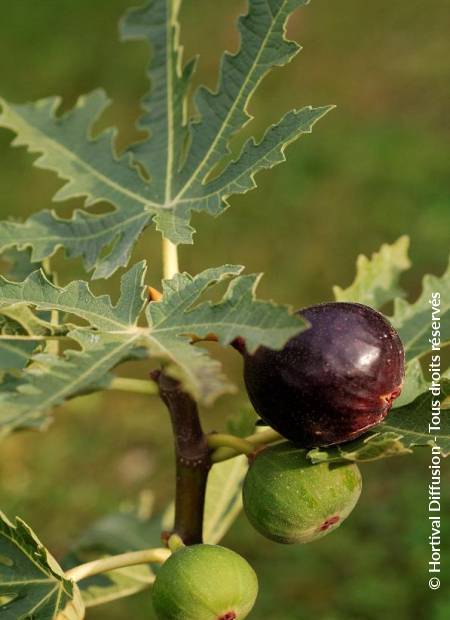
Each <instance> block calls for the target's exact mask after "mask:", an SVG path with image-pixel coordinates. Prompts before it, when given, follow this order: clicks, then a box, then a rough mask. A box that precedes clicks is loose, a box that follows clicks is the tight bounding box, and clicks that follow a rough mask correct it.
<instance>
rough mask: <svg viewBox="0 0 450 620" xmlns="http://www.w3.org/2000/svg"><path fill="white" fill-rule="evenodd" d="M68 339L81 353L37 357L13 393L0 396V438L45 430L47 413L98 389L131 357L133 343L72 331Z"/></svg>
mask: <svg viewBox="0 0 450 620" xmlns="http://www.w3.org/2000/svg"><path fill="white" fill-rule="evenodd" d="M70 337H71V338H72V339H73V340H75V341H76V342H77V343H78V344H79V345H80V347H81V351H75V350H68V351H66V352H65V353H64V355H63V356H62V357H58V356H56V355H51V354H44V353H39V354H37V355H35V356H34V357H33V358H32V364H31V365H30V366H28V367H27V368H26V369H25V370H24V372H23V374H22V377H21V378H20V380H19V381H18V382H17V383H16V384H15V385H14V388H15V389H14V390H13V391H5V390H4V391H2V392H0V438H2V437H4V436H6V435H7V434H9V433H11V432H12V431H15V430H21V429H25V428H28V429H33V428H34V429H35V428H38V429H42V428H45V427H46V426H48V423H49V421H50V420H49V417H48V414H49V411H50V410H51V408H52V407H55V406H56V405H60V404H62V403H63V402H64V401H65V400H68V399H69V398H73V397H74V396H79V395H81V394H85V393H88V392H89V391H90V390H91V389H94V388H95V389H99V388H100V387H101V386H102V382H103V381H107V379H108V372H109V371H110V370H111V369H112V368H114V366H116V365H117V364H119V363H120V362H122V361H123V360H124V359H127V358H129V357H130V356H132V354H133V348H134V347H135V340H136V337H135V338H134V340H133V339H132V338H121V337H118V336H117V337H114V336H108V335H102V336H100V335H97V334H94V333H89V332H83V331H81V330H76V331H73V332H70Z"/></svg>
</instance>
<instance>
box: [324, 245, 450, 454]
mask: <svg viewBox="0 0 450 620" xmlns="http://www.w3.org/2000/svg"><path fill="white" fill-rule="evenodd" d="M408 246H409V239H408V237H406V236H403V237H400V238H399V239H398V240H397V241H396V242H394V243H393V244H391V245H389V244H384V245H382V246H381V248H380V250H379V251H378V252H375V253H374V254H373V255H372V258H371V259H370V260H369V259H368V258H366V257H365V256H362V255H361V256H359V257H358V260H357V263H356V276H355V279H354V281H353V283H352V284H351V286H350V287H348V288H347V289H342V288H340V287H339V286H335V287H334V288H333V290H334V294H335V297H336V300H337V301H349V302H357V303H364V304H367V305H369V306H371V307H373V308H379V307H380V306H383V305H384V304H386V303H388V302H390V301H394V313H393V316H391V317H388V319H389V320H390V321H391V323H392V324H393V326H394V327H395V328H396V329H397V331H398V333H399V335H400V338H401V340H402V343H403V346H404V349H405V358H406V376H405V381H404V384H403V390H402V394H401V396H400V398H398V399H397V400H395V401H394V408H399V407H402V406H404V405H407V404H409V403H410V402H412V401H413V400H415V399H416V398H417V397H418V396H419V395H420V394H423V393H424V392H426V391H427V389H428V383H427V381H426V379H425V377H424V374H423V371H422V368H421V363H420V360H421V359H422V358H423V357H424V356H426V355H427V354H429V353H430V352H431V350H432V343H431V342H430V338H431V336H432V319H433V315H432V306H431V304H430V299H431V295H432V293H439V295H440V306H439V311H438V312H435V317H436V318H439V323H440V325H439V327H440V334H441V342H440V346H441V349H443V348H444V347H445V346H447V345H448V344H449V342H450V339H449V334H450V267H449V268H448V269H447V270H446V272H445V273H444V274H443V275H442V276H441V277H437V276H433V275H426V276H425V277H424V279H423V285H422V292H421V294H420V295H419V298H418V299H417V300H416V301H415V302H414V303H408V302H407V301H405V300H404V299H402V297H403V291H402V289H401V288H400V287H399V278H400V275H401V273H402V272H403V271H405V270H406V269H408V268H409V267H410V262H409V259H408ZM444 363H445V358H443V359H442V364H443V365H444ZM442 370H445V367H443V368H442ZM371 448H373V444H372V445H371Z"/></svg>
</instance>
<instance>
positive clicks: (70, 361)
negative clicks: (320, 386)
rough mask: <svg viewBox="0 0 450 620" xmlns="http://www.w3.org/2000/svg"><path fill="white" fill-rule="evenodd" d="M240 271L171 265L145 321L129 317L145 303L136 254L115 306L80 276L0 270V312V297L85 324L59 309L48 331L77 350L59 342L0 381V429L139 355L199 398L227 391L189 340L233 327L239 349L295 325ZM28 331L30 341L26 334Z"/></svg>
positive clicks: (217, 369)
mask: <svg viewBox="0 0 450 620" xmlns="http://www.w3.org/2000/svg"><path fill="white" fill-rule="evenodd" d="M241 271H242V267H239V266H233V265H231V266H230V265H225V266H223V267H218V268H213V269H208V270H206V271H204V272H202V273H200V274H198V275H197V276H195V277H192V276H189V275H188V274H178V275H176V276H175V277H174V278H173V279H172V280H167V281H165V282H164V283H163V292H164V294H163V299H162V301H160V302H153V303H150V304H148V305H147V310H146V313H145V316H146V319H147V323H148V324H147V326H146V327H140V326H138V324H137V322H138V319H139V316H140V314H141V311H142V309H143V307H144V305H145V299H144V297H145V287H144V286H143V278H144V274H145V263H144V262H141V263H137V264H136V265H135V266H134V267H133V268H132V269H130V270H129V271H128V272H127V273H125V274H124V275H123V276H122V280H121V294H120V297H119V300H118V302H117V304H116V305H115V306H114V305H113V304H112V303H111V299H110V298H109V297H108V296H107V295H102V296H99V297H96V296H95V295H94V294H93V293H92V292H91V291H90V289H89V286H88V285H87V283H86V282H83V281H76V282H72V283H71V284H69V285H68V286H66V287H64V288H60V287H57V286H55V285H53V284H52V283H51V282H50V281H49V280H48V279H47V278H46V276H45V275H44V273H43V272H42V271H37V272H33V273H32V274H31V275H30V276H28V278H27V279H26V280H25V281H24V282H10V281H8V280H6V279H4V278H3V279H0V314H1V310H2V306H3V308H7V309H8V312H10V313H11V316H15V314H14V312H16V313H17V316H18V317H20V316H22V314H23V312H24V310H26V311H27V312H28V313H29V312H31V310H30V309H31V308H33V309H37V310H38V311H42V310H58V311H60V312H61V314H62V313H64V316H66V315H69V318H70V316H71V315H74V316H76V317H79V318H81V319H84V320H85V321H87V322H88V325H87V326H86V327H76V328H74V326H73V325H72V324H71V323H70V322H67V321H68V320H65V319H64V317H63V323H62V324H60V325H59V326H58V330H59V331H58V333H60V334H65V335H66V337H67V338H69V339H71V340H73V341H75V343H76V344H77V345H78V347H79V348H80V349H81V350H73V349H70V348H69V349H66V350H65V352H64V354H63V355H62V356H57V355H55V354H53V353H51V354H50V353H38V354H36V355H34V356H33V357H32V358H31V359H30V364H29V365H28V367H27V368H26V369H25V370H24V371H23V373H22V376H21V377H20V379H19V380H18V381H17V382H15V383H14V384H13V385H12V386H11V385H9V384H8V385H3V392H0V437H1V436H3V435H6V434H8V433H10V432H12V431H13V430H17V429H22V428H42V427H43V426H45V425H46V424H47V422H48V411H49V410H50V409H51V408H52V407H54V406H56V405H59V404H61V403H63V402H64V401H65V400H67V399H69V398H73V397H74V396H78V395H80V394H85V393H87V392H89V391H92V390H95V389H101V388H102V387H103V386H104V385H105V384H107V383H108V381H109V374H108V373H109V372H110V371H111V369H113V368H114V367H115V366H117V365H118V364H120V363H121V362H123V361H126V360H129V359H142V357H144V356H146V355H149V356H152V357H154V358H156V359H158V360H160V361H161V362H162V363H163V365H164V366H165V369H166V372H168V373H169V374H170V375H171V376H173V377H175V378H177V379H178V380H180V381H181V382H182V383H183V386H184V387H185V389H186V390H187V391H189V392H190V393H191V394H192V395H193V396H194V397H195V398H196V399H197V400H198V401H199V402H200V403H202V404H210V403H211V402H212V401H213V400H214V399H215V398H217V397H218V396H219V395H220V394H222V393H224V392H227V391H231V390H232V389H233V386H232V385H231V384H230V383H229V381H228V380H227V379H226V377H225V376H224V375H223V372H222V370H221V365H220V363H219V362H218V361H216V360H213V359H212V358H211V357H210V356H209V354H208V353H207V351H206V350H204V349H202V348H200V347H195V346H193V345H192V343H193V342H196V341H198V340H202V339H205V338H206V337H209V336H210V335H211V334H214V337H215V338H216V339H217V340H218V341H219V342H220V343H221V344H222V345H224V346H225V345H227V344H229V343H230V342H232V340H234V338H236V337H238V336H241V337H243V338H245V340H246V344H247V348H248V350H249V351H253V350H255V348H256V347H257V346H259V345H260V344H262V345H265V346H269V347H272V348H281V347H282V346H283V345H284V344H285V342H286V341H287V340H288V339H289V338H290V337H292V336H293V335H295V334H296V333H298V332H299V331H300V330H301V329H302V327H303V323H302V322H301V321H300V319H299V318H298V317H297V316H293V315H291V313H290V311H289V310H288V309H287V308H285V307H282V306H276V305H275V304H273V303H272V302H263V301H259V300H255V299H254V290H255V287H256V284H257V281H258V279H259V276H255V275H248V276H247V275H245V276H243V275H239V274H240V272H241ZM227 278H234V279H233V281H232V282H231V283H230V284H229V286H228V290H227V291H226V293H225V295H224V296H223V298H222V299H221V300H220V301H219V302H218V303H215V304H213V303H211V302H207V301H203V302H202V301H201V296H202V294H203V293H204V292H205V291H206V289H207V288H209V287H210V286H213V285H214V284H216V283H218V282H220V281H222V280H224V279H227ZM31 316H33V315H31ZM6 338H8V336H6V337H5V340H6ZM29 338H30V341H32V340H33V338H35V337H34V336H33V335H30V336H29ZM1 341H2V335H1V334H0V342H1ZM14 353H17V352H16V351H14Z"/></svg>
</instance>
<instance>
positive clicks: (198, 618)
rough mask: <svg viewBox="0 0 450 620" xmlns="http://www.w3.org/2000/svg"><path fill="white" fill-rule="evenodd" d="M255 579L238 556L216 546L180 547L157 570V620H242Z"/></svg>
mask: <svg viewBox="0 0 450 620" xmlns="http://www.w3.org/2000/svg"><path fill="white" fill-rule="evenodd" d="M257 593H258V579H257V577H256V574H255V571H254V570H253V569H252V567H251V566H250V564H249V563H248V562H247V561H246V560H244V558H242V557H241V556H240V555H238V554H237V553H235V552H234V551H231V550H230V549H226V548H225V547H219V546H217V545H192V546H190V547H182V548H181V549H179V550H178V551H176V552H175V553H174V554H173V555H171V556H170V558H169V559H168V560H166V562H165V563H164V564H163V565H162V567H161V568H160V569H159V572H158V575H157V577H156V581H155V583H154V586H153V606H154V609H155V612H156V616H157V618H158V620H242V619H243V618H246V617H247V615H248V614H249V613H250V611H251V609H252V607H253V605H254V603H255V600H256V596H257Z"/></svg>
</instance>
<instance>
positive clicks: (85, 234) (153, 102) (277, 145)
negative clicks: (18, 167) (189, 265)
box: [0, 0, 331, 278]
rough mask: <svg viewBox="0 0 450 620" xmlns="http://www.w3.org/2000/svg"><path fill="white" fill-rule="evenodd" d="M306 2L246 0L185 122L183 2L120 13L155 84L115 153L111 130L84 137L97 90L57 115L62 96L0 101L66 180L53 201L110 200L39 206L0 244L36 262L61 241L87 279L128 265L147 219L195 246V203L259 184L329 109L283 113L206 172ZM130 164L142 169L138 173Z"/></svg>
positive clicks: (286, 56)
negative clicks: (129, 141)
mask: <svg viewBox="0 0 450 620" xmlns="http://www.w3.org/2000/svg"><path fill="white" fill-rule="evenodd" d="M303 4H305V1H304V0H270V1H267V0H251V2H250V5H249V12H248V14H247V15H244V16H242V17H241V18H240V19H239V32H240V36H241V44H240V49H239V51H238V52H237V53H236V54H235V55H231V54H229V53H225V54H224V56H223V58H222V62H221V69H220V75H219V79H218V86H217V90H216V91H215V92H211V91H209V90H208V89H206V88H203V87H201V88H199V90H198V92H197V93H196V96H195V104H196V108H197V115H196V117H195V118H194V119H191V120H189V119H188V118H187V116H186V114H187V109H188V106H187V97H188V88H189V83H190V78H191V75H192V72H193V70H194V68H195V63H193V62H190V63H188V64H187V65H185V67H184V68H183V66H182V59H181V49H180V47H179V45H178V31H179V26H178V21H177V14H178V9H179V5H180V2H178V1H175V2H174V1H172V0H151V1H150V2H149V3H148V5H147V6H146V7H144V8H140V9H134V10H132V11H129V12H128V13H127V14H126V15H125V18H124V19H123V20H122V22H121V34H122V37H123V38H124V39H125V40H130V39H144V40H146V41H147V42H149V43H150V45H151V49H152V57H151V58H152V61H151V63H150V65H149V68H148V71H147V75H148V78H149V81H150V83H151V89H150V91H149V93H148V94H147V95H146V96H145V97H144V99H143V102H142V107H143V110H144V114H143V116H142V117H141V119H140V121H139V127H140V128H141V129H143V130H145V131H146V132H147V137H146V138H145V139H144V140H142V141H141V142H139V143H137V144H135V145H132V146H131V147H130V148H129V150H128V152H127V153H126V154H125V155H123V156H121V157H117V155H116V154H115V151H114V147H113V144H112V141H113V139H114V136H115V132H114V130H108V131H105V132H103V133H102V134H101V135H100V136H98V137H96V138H95V139H93V138H92V126H93V123H94V122H95V121H96V120H97V118H98V117H99V116H100V115H101V114H102V112H103V110H104V109H105V107H106V106H107V105H108V103H109V101H108V100H107V98H106V96H105V94H104V93H103V92H102V91H100V90H98V91H94V92H93V93H91V94H90V95H87V96H84V97H81V98H80V99H79V100H78V102H77V104H76V106H75V108H74V109H73V110H72V111H71V112H69V113H67V114H65V115H63V116H57V114H56V112H57V108H58V106H59V104H60V100H59V99H58V98H48V99H43V100H41V101H38V102H37V103H31V104H20V105H18V104H10V103H7V102H6V101H4V100H2V114H1V116H0V125H1V126H3V127H5V128H7V129H10V130H12V131H13V132H15V133H16V138H15V139H14V141H13V144H14V145H16V146H26V147H27V148H28V150H29V151H30V152H32V153H37V154H39V157H38V158H37V160H36V162H35V164H36V165H37V166H39V167H41V168H45V169H49V170H53V171H54V172H56V173H57V174H58V176H59V177H60V178H61V179H63V180H64V181H65V185H63V187H62V188H61V189H60V190H59V191H58V192H57V194H56V195H55V197H54V200H55V201H62V200H66V199H70V198H76V197H84V198H85V206H86V207H89V206H91V205H94V204H96V203H98V202H103V201H106V202H107V203H109V204H111V205H112V206H113V209H112V210H111V211H109V212H107V213H104V214H101V215H95V214H92V213H89V212H86V211H83V210H77V211H75V213H74V214H73V216H72V217H71V218H68V219H62V218H60V217H58V216H57V215H56V214H55V213H53V212H52V211H43V212H41V213H40V214H38V215H34V216H32V217H31V218H29V219H28V220H27V221H26V222H25V223H18V222H3V223H2V224H0V251H1V250H2V249H5V248H9V247H18V248H27V247H31V248H32V252H33V255H32V256H33V260H35V261H39V260H42V259H44V258H46V257H48V256H51V255H52V254H54V253H55V252H56V250H57V249H58V248H59V247H64V249H65V252H66V255H67V256H68V257H82V259H83V261H84V264H85V266H86V268H87V269H88V270H91V269H94V277H96V278H98V277H108V276H110V275H111V274H112V273H113V272H114V271H115V270H116V269H117V268H118V267H120V266H123V265H126V264H127V263H128V260H129V257H130V253H131V250H132V248H133V245H134V243H135V241H136V239H137V237H138V236H139V235H140V233H141V232H142V231H143V230H144V228H145V227H146V226H148V225H149V224H150V223H151V222H152V221H153V222H154V223H155V225H156V227H157V229H158V230H160V231H161V232H162V234H163V236H164V237H165V238H167V239H170V240H171V241H173V242H174V243H176V244H178V243H192V235H193V232H194V229H193V228H192V227H191V226H190V219H191V214H192V212H193V211H201V212H207V213H210V214H212V215H217V214H218V213H220V212H222V211H223V210H224V209H225V208H227V206H228V198H229V197H230V196H232V195H234V194H242V193H244V192H247V191H248V190H251V189H253V188H254V187H255V181H254V176H255V174H256V173H257V172H259V171H261V170H264V169H267V168H271V167H272V166H274V165H276V164H278V163H280V162H282V161H284V159H285V157H284V150H285V148H286V146H287V145H288V144H290V143H291V142H292V141H294V140H296V139H297V138H298V137H299V136H301V135H302V134H305V133H309V132H311V129H312V127H313V125H314V123H315V122H316V121H317V120H318V119H319V118H321V117H322V116H323V115H324V114H326V113H327V112H328V111H329V110H330V109H331V106H326V107H317V108H313V107H310V106H308V107H305V108H302V109H300V110H294V111H293V112H289V113H288V114H286V115H285V116H284V117H283V118H282V119H281V120H280V122H279V123H277V124H275V125H273V126H272V127H270V128H269V129H268V130H267V131H266V133H265V135H264V137H263V138H262V140H261V141H260V142H259V143H258V144H256V143H255V141H254V140H253V139H252V138H251V139H250V140H248V141H247V142H246V144H245V145H244V147H243V148H242V151H241V153H240V155H239V156H238V157H237V158H236V160H235V161H233V162H231V163H230V164H229V165H228V166H226V167H225V168H224V169H223V170H222V172H221V173H220V174H219V175H218V176H217V175H216V176H215V177H214V172H215V169H216V166H217V164H220V163H221V162H222V161H224V158H227V156H228V155H229V141H230V138H231V137H232V136H233V135H234V134H235V133H236V132H237V131H239V130H240V129H241V128H242V127H243V126H244V125H245V124H246V123H247V122H248V120H249V119H250V116H249V114H248V113H247V111H246V108H247V105H248V102H249V99H250V97H251V96H252V94H253V92H254V90H255V89H256V87H257V86H258V84H259V82H260V81H261V79H262V78H263V77H264V76H265V75H266V74H267V73H268V72H269V71H270V70H271V69H272V68H273V67H275V66H282V65H284V64H286V63H287V62H289V60H290V59H291V58H292V57H293V56H294V55H295V54H296V53H297V52H298V50H299V46H298V45H297V44H296V43H294V42H291V41H287V40H286V39H285V35H284V28H285V22H286V20H287V18H288V17H289V15H290V14H291V13H292V12H293V11H294V10H295V9H296V8H298V7H299V6H301V5H303ZM137 163H139V164H140V165H141V166H142V167H143V168H144V169H145V171H146V173H147V174H146V175H145V178H144V176H143V175H142V174H140V172H139V170H138V167H137V165H136V164H137Z"/></svg>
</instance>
